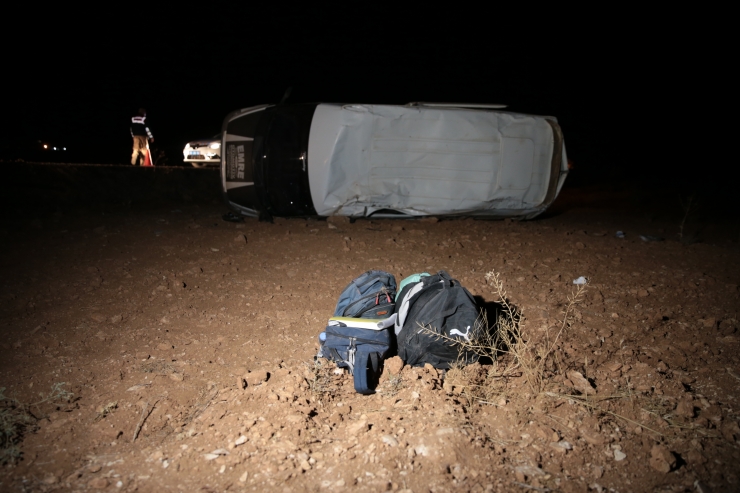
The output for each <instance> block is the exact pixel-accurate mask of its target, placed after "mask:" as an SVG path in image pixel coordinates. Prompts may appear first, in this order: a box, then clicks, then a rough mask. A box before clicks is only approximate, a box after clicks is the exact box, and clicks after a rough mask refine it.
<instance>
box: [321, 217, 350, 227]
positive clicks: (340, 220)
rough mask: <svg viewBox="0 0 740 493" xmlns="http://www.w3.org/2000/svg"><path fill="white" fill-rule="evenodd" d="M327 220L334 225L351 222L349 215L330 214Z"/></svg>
mask: <svg viewBox="0 0 740 493" xmlns="http://www.w3.org/2000/svg"><path fill="white" fill-rule="evenodd" d="M326 222H327V223H329V224H334V225H342V224H349V223H350V219H349V217H347V216H329V217H327V218H326Z"/></svg>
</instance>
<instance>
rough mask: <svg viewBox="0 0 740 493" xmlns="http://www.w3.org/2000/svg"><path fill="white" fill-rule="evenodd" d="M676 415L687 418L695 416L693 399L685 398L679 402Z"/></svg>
mask: <svg viewBox="0 0 740 493" xmlns="http://www.w3.org/2000/svg"><path fill="white" fill-rule="evenodd" d="M676 415H678V416H683V417H685V418H693V417H694V401H693V400H692V399H690V398H689V399H683V400H681V401H679V402H678V405H677V406H676Z"/></svg>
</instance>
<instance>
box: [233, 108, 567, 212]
mask: <svg viewBox="0 0 740 493" xmlns="http://www.w3.org/2000/svg"><path fill="white" fill-rule="evenodd" d="M223 131H224V132H223V142H222V148H223V149H224V160H223V163H222V167H221V170H222V185H223V190H224V193H225V196H226V200H227V202H228V204H229V206H230V207H231V208H232V209H234V210H236V211H238V212H240V213H241V214H244V215H250V216H258V215H260V214H262V213H265V214H267V215H268V216H271V215H277V216H290V215H300V216H310V215H319V216H329V215H344V216H350V217H362V216H369V215H376V216H377V215H385V214H387V215H391V216H394V217H398V216H402V217H403V216H423V215H485V216H494V217H521V218H530V217H534V216H536V215H537V214H539V213H541V212H542V211H544V210H545V209H546V208H547V206H548V205H549V204H550V203H551V202H552V201H553V200H554V199H555V197H556V196H557V194H558V192H559V191H560V188H561V187H562V185H563V182H564V180H565V177H566V175H567V159H566V155H565V146H564V143H563V139H562V133H561V131H560V127H559V126H558V124H557V120H556V119H555V118H552V117H542V116H535V115H525V114H519V113H511V112H504V111H496V110H490V109H469V108H463V107H449V106H440V105H418V104H417V105H407V106H391V105H359V104H358V105H341V104H328V103H321V104H313V105H278V106H270V105H262V106H256V107H252V108H246V109H244V110H239V111H236V112H233V113H231V114H229V115H228V116H227V117H226V119H225V120H224V126H223Z"/></svg>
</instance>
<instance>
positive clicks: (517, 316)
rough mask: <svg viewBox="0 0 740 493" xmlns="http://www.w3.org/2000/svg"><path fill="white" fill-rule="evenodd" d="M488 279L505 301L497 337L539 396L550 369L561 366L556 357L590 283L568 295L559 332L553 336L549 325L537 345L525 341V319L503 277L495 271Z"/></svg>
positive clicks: (490, 273)
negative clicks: (571, 318)
mask: <svg viewBox="0 0 740 493" xmlns="http://www.w3.org/2000/svg"><path fill="white" fill-rule="evenodd" d="M486 280H487V281H488V283H489V284H490V285H491V286H493V289H494V292H495V293H496V294H497V295H498V297H499V298H500V300H501V301H500V303H501V305H502V306H503V307H504V310H503V313H502V314H501V316H499V320H498V324H497V325H498V330H497V334H498V336H499V338H500V343H501V346H502V351H503V352H506V353H509V354H511V355H512V356H513V357H514V360H515V361H516V362H517V363H518V365H519V368H521V371H522V373H523V374H524V377H525V379H526V381H527V385H529V388H530V389H531V390H532V392H533V393H535V394H539V393H541V392H542V391H544V390H545V384H546V383H547V378H546V373H547V369H548V368H549V367H551V366H555V367H556V366H558V362H557V356H556V355H557V352H556V350H557V347H558V342H559V341H560V339H561V337H562V336H563V334H565V332H566V331H567V330H568V328H569V327H570V323H571V322H570V316H571V315H572V313H573V310H574V309H575V307H576V305H578V304H579V303H580V302H581V300H582V298H583V294H584V292H585V291H586V286H587V284H579V285H577V287H576V289H575V291H573V292H571V294H570V295H569V296H568V303H567V304H566V305H565V310H564V311H563V319H562V321H561V322H560V326H559V328H558V331H557V333H556V334H555V335H554V336H553V334H551V332H550V327H549V326H546V327H545V331H544V332H545V333H544V340H543V341H542V342H540V343H533V342H531V341H530V340H528V339H525V338H524V335H523V328H524V320H525V319H524V316H523V314H522V313H521V312H520V311H519V310H518V309H517V308H516V307H514V306H512V305H511V304H510V303H509V300H508V297H507V293H506V289H505V288H504V283H503V281H501V278H500V276H499V274H498V273H497V272H495V271H491V272H489V273H487V274H486Z"/></svg>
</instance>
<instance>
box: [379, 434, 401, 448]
mask: <svg viewBox="0 0 740 493" xmlns="http://www.w3.org/2000/svg"><path fill="white" fill-rule="evenodd" d="M382 440H383V443H385V444H386V445H390V446H391V447H396V446H398V440H396V439H395V437H393V436H391V435H383V438H382Z"/></svg>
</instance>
